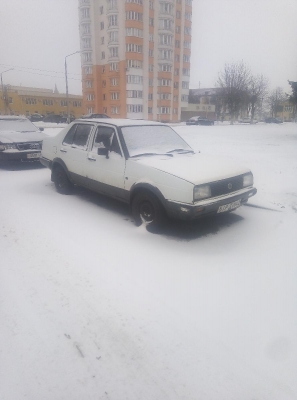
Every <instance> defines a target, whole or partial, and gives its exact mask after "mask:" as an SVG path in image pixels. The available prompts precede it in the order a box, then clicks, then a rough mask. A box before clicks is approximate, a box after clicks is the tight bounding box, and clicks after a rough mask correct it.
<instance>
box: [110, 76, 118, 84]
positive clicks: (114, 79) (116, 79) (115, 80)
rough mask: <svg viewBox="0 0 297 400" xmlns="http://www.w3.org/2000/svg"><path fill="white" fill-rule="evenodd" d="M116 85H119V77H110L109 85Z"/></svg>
mask: <svg viewBox="0 0 297 400" xmlns="http://www.w3.org/2000/svg"><path fill="white" fill-rule="evenodd" d="M118 85H119V79H118V78H111V80H110V86H118Z"/></svg>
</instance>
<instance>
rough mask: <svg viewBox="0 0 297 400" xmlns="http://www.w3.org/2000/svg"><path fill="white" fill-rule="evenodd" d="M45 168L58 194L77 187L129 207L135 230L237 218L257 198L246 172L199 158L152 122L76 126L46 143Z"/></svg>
mask: <svg viewBox="0 0 297 400" xmlns="http://www.w3.org/2000/svg"><path fill="white" fill-rule="evenodd" d="M41 163H42V164H43V165H44V166H46V167H48V168H50V169H51V180H52V181H53V182H54V184H55V186H56V189H57V191H58V192H59V193H61V194H68V193H70V192H71V191H72V189H73V185H74V184H75V185H80V186H84V187H86V188H88V189H91V190H93V191H96V192H99V193H101V194H104V195H107V196H110V197H113V198H116V199H118V200H121V201H123V202H126V203H128V204H130V206H131V210H132V214H133V217H134V220H135V222H136V224H137V225H140V224H141V223H142V222H145V223H147V224H153V225H158V224H160V223H161V221H162V219H163V217H164V216H165V215H167V216H169V217H173V218H179V219H185V220H192V219H196V218H199V217H201V216H204V215H210V214H213V215H216V214H221V213H224V212H228V211H232V210H235V209H236V208H238V207H239V206H241V205H242V204H244V203H246V202H247V201H248V199H249V198H250V197H251V196H253V195H255V194H256V192H257V190H256V189H255V188H254V187H253V175H252V173H251V171H250V170H249V169H247V168H246V167H241V166H237V165H234V164H233V163H231V162H230V161H229V160H224V161H223V162H222V163H220V162H219V161H218V160H217V159H216V158H212V157H209V156H207V155H202V154H200V153H195V151H194V150H193V149H192V148H191V147H190V146H189V145H188V144H187V143H186V142H185V141H184V139H182V138H181V137H180V136H179V135H178V134H177V133H176V132H175V131H174V130H173V129H172V128H171V127H169V126H168V125H165V124H162V123H158V122H152V121H139V120H129V119H108V120H107V119H88V120H86V119H79V120H76V121H75V122H73V123H72V124H71V125H70V126H69V127H67V128H65V129H63V130H62V131H61V132H60V133H58V134H57V135H56V136H54V137H48V138H46V139H45V140H44V142H43V147H42V156H41Z"/></svg>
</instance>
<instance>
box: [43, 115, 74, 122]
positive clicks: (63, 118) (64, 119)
mask: <svg viewBox="0 0 297 400" xmlns="http://www.w3.org/2000/svg"><path fill="white" fill-rule="evenodd" d="M74 120H75V117H74V116H73V115H71V116H70V122H73V121H74ZM43 122H52V123H55V124H66V123H67V116H63V115H58V114H49V115H47V116H46V117H44V119H43Z"/></svg>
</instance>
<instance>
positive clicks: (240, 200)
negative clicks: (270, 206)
mask: <svg viewBox="0 0 297 400" xmlns="http://www.w3.org/2000/svg"><path fill="white" fill-rule="evenodd" d="M256 193H257V189H256V188H247V189H241V190H239V191H237V192H235V193H233V194H228V195H225V196H220V197H216V198H210V199H206V200H202V201H199V202H196V203H195V204H185V203H176V202H172V201H169V200H167V202H166V205H165V208H166V211H167V214H168V216H169V217H171V218H175V219H182V220H195V219H199V218H201V217H204V216H210V215H215V214H217V213H218V210H219V208H220V207H221V206H226V205H228V204H233V203H235V202H237V203H236V205H235V207H234V208H232V209H231V208H230V209H228V208H227V207H226V208H227V209H226V211H234V210H235V209H236V208H238V207H240V206H241V205H242V204H245V203H246V202H247V201H248V199H249V198H250V197H252V196H254V195H255V194H256Z"/></svg>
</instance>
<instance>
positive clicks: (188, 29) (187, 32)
mask: <svg viewBox="0 0 297 400" xmlns="http://www.w3.org/2000/svg"><path fill="white" fill-rule="evenodd" d="M191 34H192V29H191V28H190V27H189V26H185V35H191Z"/></svg>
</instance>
